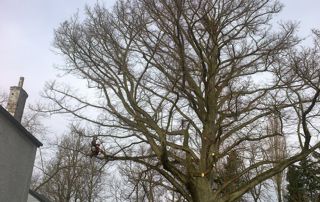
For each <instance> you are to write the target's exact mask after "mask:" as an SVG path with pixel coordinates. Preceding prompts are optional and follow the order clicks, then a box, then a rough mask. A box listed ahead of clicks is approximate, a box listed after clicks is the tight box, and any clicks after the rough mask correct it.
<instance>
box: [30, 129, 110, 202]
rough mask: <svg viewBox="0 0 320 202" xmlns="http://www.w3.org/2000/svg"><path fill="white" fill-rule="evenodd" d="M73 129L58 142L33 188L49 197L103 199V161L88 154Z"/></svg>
mask: <svg viewBox="0 0 320 202" xmlns="http://www.w3.org/2000/svg"><path fill="white" fill-rule="evenodd" d="M76 131H78V129H77V130H72V131H71V132H70V134H68V135H66V136H64V137H63V139H62V140H61V141H60V142H59V143H58V144H57V146H58V151H57V153H56V155H55V156H54V157H53V158H51V159H50V161H49V162H48V163H47V164H46V166H45V169H44V170H43V176H42V178H41V179H38V181H37V182H36V183H34V184H33V189H34V190H35V191H37V192H39V193H41V194H43V195H45V196H46V197H48V198H49V199H50V200H52V201H80V202H81V201H82V202H85V201H86V202H87V201H88V202H94V201H102V200H103V195H102V185H103V179H102V177H103V175H104V170H103V167H104V165H105V164H104V163H101V162H97V161H96V160H95V159H90V158H88V157H87V154H88V148H90V147H89V144H88V142H86V141H84V139H83V137H82V136H79V134H78V133H77V132H76Z"/></svg>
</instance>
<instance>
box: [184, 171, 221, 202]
mask: <svg viewBox="0 0 320 202" xmlns="http://www.w3.org/2000/svg"><path fill="white" fill-rule="evenodd" d="M187 187H188V189H189V192H190V193H191V197H192V200H193V202H213V201H216V200H214V199H213V197H212V196H213V193H212V190H211V186H210V183H209V180H208V179H207V178H206V177H198V178H196V179H194V180H192V182H190V183H189V184H188V185H187Z"/></svg>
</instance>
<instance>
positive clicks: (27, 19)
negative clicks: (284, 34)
mask: <svg viewBox="0 0 320 202" xmlns="http://www.w3.org/2000/svg"><path fill="white" fill-rule="evenodd" d="M280 1H281V2H282V3H283V4H284V5H285V8H284V9H283V11H282V13H281V14H280V15H278V17H277V20H279V21H281V20H283V21H286V20H294V21H299V22H300V34H301V35H302V36H307V35H309V34H310V29H311V28H317V27H318V28H320V20H319V19H320V12H319V9H320V1H319V0H303V1H302V0H280ZM101 2H103V3H104V4H105V5H106V6H107V7H111V6H112V5H113V4H114V2H115V0H104V1H103V0H101ZM94 3H96V0H0V92H1V91H2V92H3V91H7V92H8V91H9V87H10V86H12V85H16V84H17V83H18V80H19V76H24V77H25V85H24V88H25V90H26V91H27V92H28V94H29V98H28V102H29V103H33V102H36V101H37V100H38V99H39V92H40V91H41V90H42V89H43V86H44V83H45V82H46V81H48V80H53V79H55V77H56V75H57V74H58V72H57V70H55V69H54V65H56V64H62V63H63V62H62V59H61V57H60V56H57V55H55V54H54V51H52V50H53V47H52V42H53V30H54V29H55V28H57V27H58V26H59V23H61V22H63V21H64V20H66V19H68V18H70V17H71V16H72V15H73V14H75V13H76V12H77V11H79V12H80V13H81V12H83V8H84V6H85V5H86V4H88V5H93V4H94Z"/></svg>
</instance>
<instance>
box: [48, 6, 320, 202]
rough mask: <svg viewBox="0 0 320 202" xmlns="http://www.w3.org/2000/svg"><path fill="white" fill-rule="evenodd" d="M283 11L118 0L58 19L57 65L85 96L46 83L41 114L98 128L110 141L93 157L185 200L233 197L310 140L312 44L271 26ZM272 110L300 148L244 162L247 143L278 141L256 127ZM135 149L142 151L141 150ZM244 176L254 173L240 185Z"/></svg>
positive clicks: (314, 75)
mask: <svg viewBox="0 0 320 202" xmlns="http://www.w3.org/2000/svg"><path fill="white" fill-rule="evenodd" d="M281 7H282V6H281V5H280V4H279V2H278V1H273V0H248V1H243V0H214V1H203V0H192V1H191V0H182V1H176V0H128V1H118V3H117V4H116V5H115V7H114V8H113V10H112V11H108V10H106V9H105V8H104V7H103V6H99V5H97V6H95V7H93V8H87V10H86V11H87V18H86V19H85V20H83V21H80V20H79V19H78V18H76V17H75V18H73V19H71V20H69V21H65V22H64V23H62V24H61V26H60V27H59V28H58V29H57V30H56V32H55V33H56V36H55V37H56V38H55V46H56V47H57V48H58V49H59V50H60V51H61V53H62V54H63V55H64V56H65V59H66V63H67V65H66V66H65V67H62V70H63V71H65V72H66V73H69V74H73V75H75V76H77V77H80V78H82V79H84V80H86V81H87V87H88V89H89V90H88V91H84V92H83V93H80V92H79V91H74V90H72V89H71V88H68V87H66V86H63V85H60V84H59V83H56V82H53V83H49V84H48V85H47V88H46V90H45V91H44V97H46V98H48V99H49V100H51V101H52V103H50V105H49V106H48V109H47V111H48V112H53V113H68V114H72V115H74V116H75V117H77V118H78V119H80V120H82V121H83V122H86V123H91V124H92V125H93V126H92V127H95V126H96V127H97V128H99V130H100V135H102V136H104V140H105V142H107V143H108V148H107V151H108V154H106V155H105V156H104V157H102V158H101V159H105V160H106V161H133V162H135V163H138V164H141V165H143V166H144V167H145V168H148V169H150V170H154V171H156V172H157V173H159V174H161V175H162V176H163V177H164V178H165V179H166V180H167V181H168V182H170V184H171V186H172V187H174V188H175V190H177V192H179V193H180V194H181V195H182V196H183V197H184V198H185V199H186V200H188V201H201V202H208V201H234V200H237V199H240V198H241V197H242V196H243V195H244V194H245V193H247V192H248V191H249V190H251V189H252V188H253V187H255V186H256V185H258V184H260V183H261V182H263V181H265V180H267V179H270V178H272V177H274V176H276V175H277V174H278V173H280V172H282V171H283V170H284V169H285V168H287V167H288V166H289V165H291V164H293V163H294V162H297V161H299V160H301V159H303V158H305V157H306V156H308V155H309V154H310V153H311V152H312V151H313V150H315V148H317V147H319V145H320V143H319V142H312V141H311V139H312V137H313V135H314V134H315V133H318V131H317V128H316V127H314V120H316V118H318V115H319V114H318V110H317V109H318V97H319V94H320V88H319V79H320V75H319V72H320V71H319V65H318V63H319V61H318V58H319V57H318V56H319V49H318V48H317V47H315V48H310V49H303V50H301V49H300V50H299V49H298V47H297V46H296V45H297V44H298V43H299V40H298V39H297V37H295V25H294V24H290V23H287V24H281V25H280V26H279V28H277V29H272V27H271V25H270V20H271V19H272V17H273V14H276V13H278V12H280V10H281ZM273 30H277V31H273ZM90 90H93V91H90ZM89 92H91V93H92V92H93V93H94V94H93V95H95V96H96V97H95V98H93V97H86V96H85V95H86V94H88V93H89ZM271 115H277V116H279V117H282V121H283V128H284V131H283V134H282V135H284V136H287V135H293V137H296V140H297V141H299V142H300V145H301V147H299V148H296V150H295V153H293V154H291V155H289V156H288V157H287V158H284V159H277V160H270V159H266V158H256V159H255V161H254V162H248V161H247V160H246V157H247V156H248V155H249V154H248V152H249V151H248V150H247V149H246V148H247V147H246V145H248V143H251V144H254V143H259V142H263V141H264V140H267V139H268V138H270V137H273V136H275V135H276V134H268V133H267V132H266V130H265V128H266V125H267V124H268V120H269V119H268V117H270V116H271ZM313 140H315V139H313ZM141 147H145V148H149V149H150V151H151V152H150V153H146V154H143V155H141V154H140V153H139V151H140V150H139V148H141ZM233 152H237V153H238V152H239V155H241V158H242V159H243V160H242V161H243V163H242V164H243V166H241V167H240V168H239V170H238V171H237V174H236V175H234V177H233V178H230V179H227V178H224V180H221V183H220V184H217V187H215V188H213V187H212V176H217V177H218V178H219V176H221V175H222V173H223V172H225V170H226V168H225V167H224V166H223V165H224V164H225V162H226V161H227V156H230V155H231V156H232V153H233ZM257 155H258V156H259V155H260V156H263V155H264V153H263V151H261V153H260V154H257ZM253 170H254V171H256V170H259V172H258V173H257V172H252V171H253ZM247 173H254V174H252V175H249V176H250V178H249V179H248V180H241V179H242V178H243V176H244V175H246V174H247ZM235 182H239V184H238V185H237V186H234V184H235ZM227 190H228V191H227ZM226 192H228V194H225V193H226Z"/></svg>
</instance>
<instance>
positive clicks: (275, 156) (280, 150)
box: [267, 117, 288, 202]
mask: <svg viewBox="0 0 320 202" xmlns="http://www.w3.org/2000/svg"><path fill="white" fill-rule="evenodd" d="M267 130H268V133H269V134H273V135H272V136H271V137H270V139H269V141H268V150H267V153H268V158H269V159H270V160H273V161H274V162H275V163H274V166H276V165H277V162H279V161H282V160H283V159H286V158H287V156H288V154H287V153H288V151H287V147H286V140H285V137H284V136H283V135H282V134H283V133H282V131H283V128H282V124H281V119H279V117H271V118H270V120H269V125H268V128H267ZM284 178H285V175H284V171H282V172H279V173H277V174H276V175H274V176H273V177H272V180H273V182H274V186H275V190H276V193H277V197H278V201H279V202H281V201H283V191H284V187H283V186H284V180H285V179H284Z"/></svg>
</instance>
